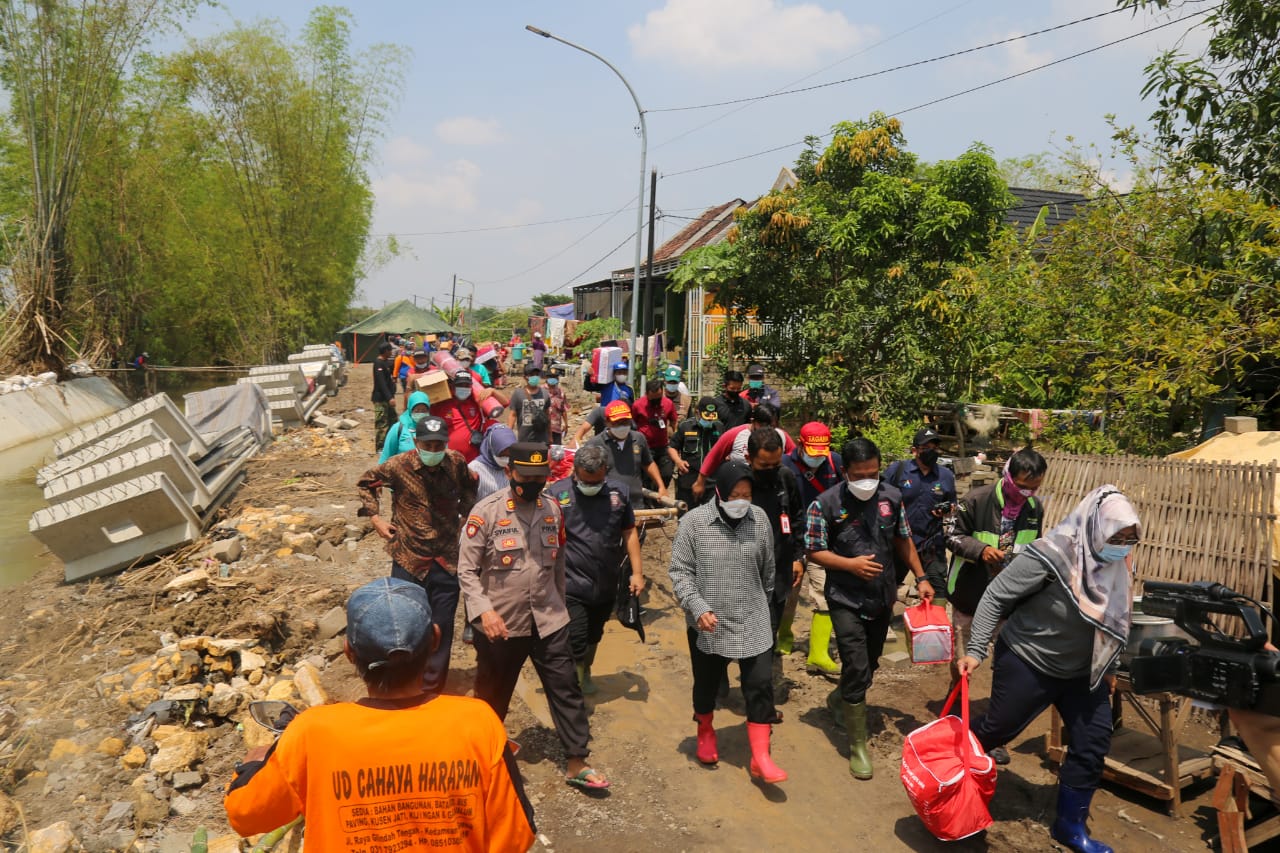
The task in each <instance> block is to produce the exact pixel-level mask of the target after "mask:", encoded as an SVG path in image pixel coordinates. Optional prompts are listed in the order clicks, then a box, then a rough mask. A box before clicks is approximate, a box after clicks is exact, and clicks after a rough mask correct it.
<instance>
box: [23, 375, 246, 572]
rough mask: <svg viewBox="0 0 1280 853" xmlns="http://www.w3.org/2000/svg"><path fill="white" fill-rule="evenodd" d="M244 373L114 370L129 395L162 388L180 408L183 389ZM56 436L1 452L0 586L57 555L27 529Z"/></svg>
mask: <svg viewBox="0 0 1280 853" xmlns="http://www.w3.org/2000/svg"><path fill="white" fill-rule="evenodd" d="M246 373H247V371H246ZM108 375H110V374H108ZM242 375H245V374H244V373H234V372H208V373H205V372H191V373H165V372H153V373H150V374H148V375H147V377H146V381H145V382H144V381H143V379H142V377H141V376H140V375H135V374H116V375H112V380H113V381H114V382H115V383H116V385H118V386H119V387H120V389H121V390H122V391H124V393H125V394H126V395H127V396H128V397H129V399H130V400H139V399H142V398H143V397H146V396H148V395H149V394H154V393H156V392H157V391H163V392H165V393H166V394H168V395H169V397H170V398H171V399H172V400H173V401H174V403H175V404H176V405H177V406H178V408H179V410H181V408H182V395H183V394H190V393H192V392H195V391H204V390H206V389H209V388H216V387H217V386H219V385H229V384H232V383H234V382H235V381H236V379H237V377H239V376H242ZM14 393H22V392H20V391H19V392H14ZM56 438H57V436H53V435H51V436H47V437H45V438H40V439H37V440H36V441H32V442H29V443H27V444H22V445H19V446H17V447H12V448H10V449H8V450H3V451H0V555H3V556H0V589H3V588H5V587H13V586H16V585H18V584H20V583H22V582H24V581H26V580H28V579H29V578H31V577H32V576H33V575H35V573H36V572H38V571H39V570H40V569H42V568H43V567H44V566H46V565H48V563H49V561H50V560H51V559H53V558H52V557H51V556H50V555H49V552H48V550H47V549H46V548H45V547H44V545H42V544H41V543H40V542H39V541H37V540H36V538H35V537H34V536H32V535H31V534H30V533H29V532H27V522H28V521H29V520H30V519H31V514H32V513H34V512H35V511H36V510H38V509H41V508H42V507H44V506H46V504H45V500H44V495H43V493H42V492H41V490H40V487H39V486H37V485H36V480H35V476H36V470H37V469H39V468H40V467H41V466H42V465H45V464H47V463H48V462H49V461H50V460H51V459H52V458H53V442H54V440H55V439H56Z"/></svg>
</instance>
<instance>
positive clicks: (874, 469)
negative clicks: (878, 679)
mask: <svg viewBox="0 0 1280 853" xmlns="http://www.w3.org/2000/svg"><path fill="white" fill-rule="evenodd" d="M841 455H842V456H843V457H844V466H845V469H844V470H845V482H843V483H839V484H837V485H835V486H832V487H831V488H830V489H827V490H826V491H825V492H823V493H822V494H821V495H819V496H818V499H817V500H816V501H814V502H813V503H812V504H810V505H809V511H808V513H807V515H806V518H805V537H804V538H805V548H806V550H807V551H808V552H809V559H811V560H813V561H814V562H815V563H817V564H818V565H820V566H822V567H823V568H824V569H826V570H827V588H826V596H827V605H828V606H829V607H830V608H831V622H832V624H833V625H834V626H835V630H836V646H837V648H839V650H840V686H839V687H837V688H836V689H835V690H834V691H833V692H832V693H831V695H830V696H829V697H827V707H829V708H830V709H831V713H832V714H833V715H834V716H835V718H836V722H837V723H843V725H844V727H845V729H846V730H847V731H848V734H849V772H850V773H852V774H853V776H854V778H857V779H870V778H871V775H872V768H871V758H870V756H869V755H868V754H867V690H868V689H870V687H871V678H872V676H874V675H875V671H876V669H877V668H878V666H879V662H880V654H881V652H883V651H884V641H885V636H886V634H887V633H888V631H889V619H890V618H891V617H892V616H893V603H894V601H895V600H896V598H897V590H898V582H897V575H896V572H895V565H897V564H899V563H901V564H905V565H906V567H907V569H908V570H909V571H910V572H911V573H912V574H913V575H915V577H916V588H917V589H918V590H919V591H920V595H921V597H922V598H924V599H926V600H932V599H933V587H932V586H930V584H929V582H928V581H927V580H925V577H924V569H923V568H921V566H920V557H919V555H917V554H916V547H915V544H914V543H913V542H912V541H911V525H910V524H909V523H908V522H907V515H906V512H905V510H904V509H903V507H902V493H901V492H899V491H898V490H897V489H895V488H894V487H893V486H890V485H889V484H887V483H883V482H881V481H880V479H879V477H880V450H879V448H877V447H876V446H875V444H874V443H873V442H872V441H871V440H870V439H866V438H855V439H853V440H852V441H850V442H848V443H847V444H846V445H845V446H844V450H843V452H842V453H841Z"/></svg>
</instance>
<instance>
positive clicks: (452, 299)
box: [449, 273, 458, 317]
mask: <svg viewBox="0 0 1280 853" xmlns="http://www.w3.org/2000/svg"><path fill="white" fill-rule="evenodd" d="M457 306H458V274H457V273H454V274H453V290H451V291H449V316H450V317H452V316H453V309H454V308H456V307H457Z"/></svg>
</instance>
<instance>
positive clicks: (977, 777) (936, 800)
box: [900, 675, 996, 841]
mask: <svg viewBox="0 0 1280 853" xmlns="http://www.w3.org/2000/svg"><path fill="white" fill-rule="evenodd" d="M957 693H959V694H960V703H961V704H960V712H961V716H960V717H958V718H957V717H952V716H949V712H950V711H951V705H952V703H953V702H955V700H956V694H957ZM900 775H901V778H902V786H903V787H904V788H906V789H907V796H908V797H910V798H911V805H913V806H914V807H915V810H916V814H918V815H920V820H922V821H923V822H924V825H925V828H926V829H928V830H929V831H930V832H932V833H933V834H934V836H936V837H937V838H938V839H939V840H941V841H958V840H960V839H961V838H968V837H969V836H970V835H973V834H975V833H978V832H981V831H982V830H984V829H986V828H987V827H988V826H990V825H991V812H990V811H988V810H987V804H988V803H990V802H991V797H992V795H993V794H995V792H996V763H995V762H994V761H992V760H991V757H990V756H989V755H987V754H986V753H985V752H983V750H982V746H981V744H979V743H978V739H977V738H976V737H974V735H973V733H972V732H971V731H969V677H968V676H967V675H966V676H963V677H962V678H961V679H960V683H959V684H957V685H956V686H955V688H954V689H953V690H952V691H951V695H950V696H948V697H947V704H946V706H945V707H944V708H943V709H942V716H941V717H939V718H938V719H936V720H934V721H933V722H931V723H926V724H925V725H923V726H921V727H920V728H918V729H916V730H915V731H914V732H912V733H911V734H909V735H907V739H906V742H904V743H903V745H902V771H901V774H900Z"/></svg>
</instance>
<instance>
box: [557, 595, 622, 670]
mask: <svg viewBox="0 0 1280 853" xmlns="http://www.w3.org/2000/svg"><path fill="white" fill-rule="evenodd" d="M565 603H566V604H567V605H569V648H570V650H571V651H572V652H573V659H574V660H575V661H581V660H584V659H585V658H586V656H587V647H588V646H594V645H597V644H598V643H599V642H600V638H601V637H603V636H604V623H606V622H608V621H609V616H610V614H612V613H613V602H612V601H606V602H604V603H603V604H599V603H596V604H591V603H588V602H586V601H579V600H578V599H576V598H574V597H573V596H569V595H566V596H565Z"/></svg>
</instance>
